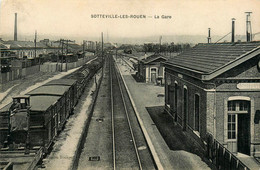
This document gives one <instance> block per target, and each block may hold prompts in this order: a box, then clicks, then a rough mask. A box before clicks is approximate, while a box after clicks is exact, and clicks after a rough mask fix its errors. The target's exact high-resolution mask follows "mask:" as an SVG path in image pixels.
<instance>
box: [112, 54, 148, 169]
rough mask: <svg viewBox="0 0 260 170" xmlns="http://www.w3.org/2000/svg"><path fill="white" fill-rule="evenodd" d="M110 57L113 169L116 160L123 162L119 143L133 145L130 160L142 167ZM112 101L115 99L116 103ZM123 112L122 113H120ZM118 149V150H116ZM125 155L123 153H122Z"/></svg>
mask: <svg viewBox="0 0 260 170" xmlns="http://www.w3.org/2000/svg"><path fill="white" fill-rule="evenodd" d="M111 60H112V59H110V81H111V116H112V118H111V120H112V121H111V122H112V126H111V127H112V135H113V138H112V139H113V169H117V162H119V164H120V163H121V162H123V164H124V163H125V161H124V157H122V156H121V154H122V153H120V147H121V145H122V144H123V145H125V147H129V148H131V147H133V148H132V149H130V150H131V152H134V154H133V155H135V157H132V159H131V161H132V162H133V163H134V164H137V165H138V167H139V169H143V168H142V163H141V160H140V155H139V152H138V148H137V144H136V140H135V136H134V132H133V128H132V125H131V122H130V118H129V114H128V110H127V107H126V101H125V97H124V95H125V94H124V93H123V89H122V84H121V81H120V77H119V75H118V74H119V73H118V71H117V70H116V67H115V66H114V62H113V61H111ZM115 89H119V90H117V91H118V92H116V90H115ZM114 101H117V102H116V103H115V102H114ZM118 103H120V106H119V105H118ZM115 107H119V108H120V109H114V108H115ZM122 114H123V115H122ZM116 116H122V117H124V119H120V120H121V121H120V122H118V121H116V120H115V117H116ZM122 126H124V127H125V129H126V130H125V131H124V133H123V134H122V132H120V131H121V129H120V128H121V127H122ZM119 129H120V131H119V132H117V130H119ZM125 139H128V141H126V143H125V142H124V143H122V142H120V141H122V140H125ZM127 142H129V143H130V144H129V145H128V144H127ZM118 150H119V151H118ZM123 155H125V153H124V154H123ZM121 164H122V163H121ZM119 167H120V165H119Z"/></svg>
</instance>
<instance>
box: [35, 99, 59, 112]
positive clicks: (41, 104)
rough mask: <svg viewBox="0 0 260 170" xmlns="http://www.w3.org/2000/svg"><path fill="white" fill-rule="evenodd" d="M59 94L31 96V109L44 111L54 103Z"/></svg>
mask: <svg viewBox="0 0 260 170" xmlns="http://www.w3.org/2000/svg"><path fill="white" fill-rule="evenodd" d="M59 98H60V96H31V97H30V102H31V103H30V104H31V109H30V110H31V111H46V110H47V109H48V108H49V107H50V106H51V105H53V104H55V103H56V102H57V101H58V99H59Z"/></svg>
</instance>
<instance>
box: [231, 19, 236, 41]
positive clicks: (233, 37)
mask: <svg viewBox="0 0 260 170" xmlns="http://www.w3.org/2000/svg"><path fill="white" fill-rule="evenodd" d="M235 20H236V19H235V18H232V32H231V42H232V43H233V42H235Z"/></svg>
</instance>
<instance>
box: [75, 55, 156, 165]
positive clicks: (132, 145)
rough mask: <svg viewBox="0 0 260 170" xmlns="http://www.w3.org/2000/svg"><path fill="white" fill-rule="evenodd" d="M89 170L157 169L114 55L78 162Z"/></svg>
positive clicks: (107, 67) (108, 61)
mask: <svg viewBox="0 0 260 170" xmlns="http://www.w3.org/2000/svg"><path fill="white" fill-rule="evenodd" d="M78 162H79V163H78V167H77V169H79V170H85V169H111V170H112V169H113V170H115V169H141V170H142V169H149V170H150V169H156V166H155V163H154V160H153V157H152V154H151V152H150V150H149V147H148V145H147V143H146V140H145V137H144V135H143V132H142V130H141V127H140V125H139V122H138V120H137V117H136V115H135V112H134V109H133V107H132V104H131V101H130V98H129V96H128V93H127V91H126V88H125V86H124V84H123V80H122V78H121V76H120V74H119V70H118V69H117V67H116V65H115V62H114V60H113V57H112V56H109V57H107V58H106V62H105V67H104V73H103V80H102V82H101V86H100V90H99V93H98V96H97V100H96V103H95V104H94V110H93V116H92V118H91V121H90V124H89V127H88V129H87V135H86V138H85V141H84V144H83V148H82V150H81V155H80V156H79V161H78Z"/></svg>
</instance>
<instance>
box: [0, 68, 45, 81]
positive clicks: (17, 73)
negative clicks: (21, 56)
mask: <svg viewBox="0 0 260 170" xmlns="http://www.w3.org/2000/svg"><path fill="white" fill-rule="evenodd" d="M39 71H40V66H39V65H36V66H32V67H27V68H22V69H16V70H12V71H10V72H6V73H1V74H0V83H7V82H9V81H12V80H17V79H20V78H22V77H25V76H28V75H31V74H34V73H37V72H39Z"/></svg>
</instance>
